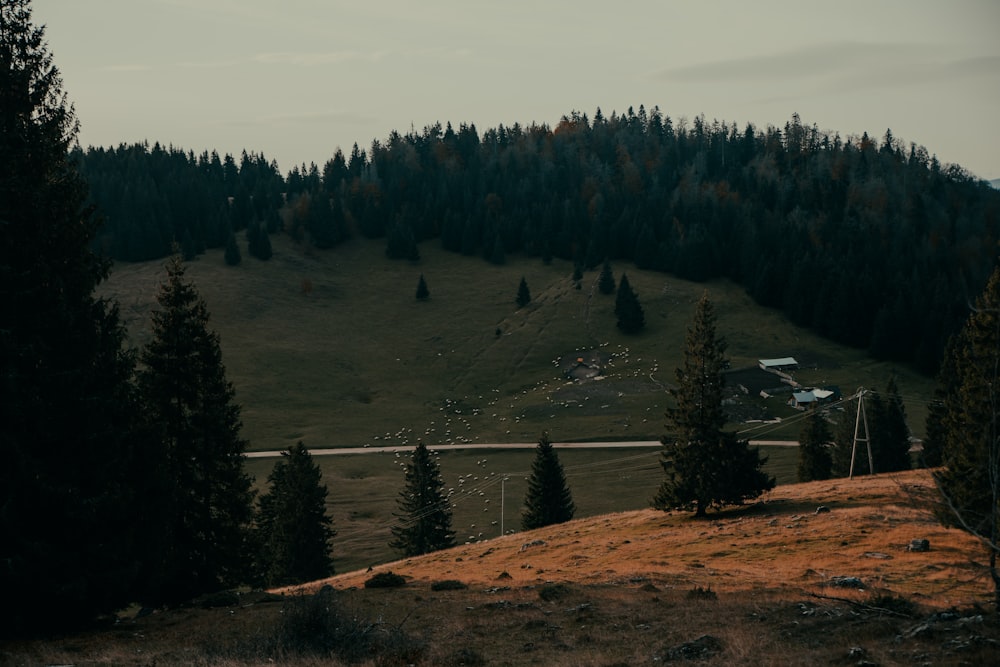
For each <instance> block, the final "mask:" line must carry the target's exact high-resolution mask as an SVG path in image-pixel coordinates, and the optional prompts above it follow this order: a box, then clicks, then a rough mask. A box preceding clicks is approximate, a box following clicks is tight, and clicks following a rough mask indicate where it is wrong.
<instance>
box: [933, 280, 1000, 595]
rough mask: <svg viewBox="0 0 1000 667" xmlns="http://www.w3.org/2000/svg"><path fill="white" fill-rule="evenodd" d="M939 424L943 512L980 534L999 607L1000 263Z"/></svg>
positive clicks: (966, 335) (974, 316)
mask: <svg viewBox="0 0 1000 667" xmlns="http://www.w3.org/2000/svg"><path fill="white" fill-rule="evenodd" d="M953 353H954V354H953V357H952V363H953V364H954V365H953V366H951V365H950V364H949V368H948V375H947V376H945V377H944V378H943V381H944V382H946V383H948V384H949V385H952V386H956V387H957V389H958V391H957V392H954V393H949V394H947V395H946V397H945V399H944V401H943V405H942V406H941V410H940V412H941V413H942V414H938V415H936V416H935V418H936V419H938V421H939V426H938V430H937V434H938V437H940V438H941V442H940V456H941V460H942V463H943V466H942V467H941V468H940V469H939V470H938V471H937V472H936V473H935V475H934V477H935V480H936V481H937V485H938V490H939V491H940V494H941V504H940V508H939V516H940V518H941V519H942V521H943V522H944V523H945V524H946V525H949V526H955V527H958V528H961V529H962V530H965V531H967V532H969V533H971V534H973V535H975V536H976V537H978V538H979V539H980V540H981V541H982V542H983V545H984V547H985V549H986V550H987V553H988V555H989V571H990V575H991V577H992V580H993V584H994V593H995V600H994V601H995V606H996V608H997V610H998V611H1000V571H998V569H997V554H998V552H1000V268H997V269H995V270H994V271H993V274H992V276H991V277H990V280H989V282H988V283H987V286H986V289H985V290H984V291H983V293H982V295H980V296H979V298H978V299H976V302H975V305H974V306H973V308H972V313H971V314H970V315H969V317H968V320H967V321H966V324H965V326H964V327H963V328H962V330H961V332H960V333H959V334H958V337H957V339H956V341H955V343H954V346H953Z"/></svg>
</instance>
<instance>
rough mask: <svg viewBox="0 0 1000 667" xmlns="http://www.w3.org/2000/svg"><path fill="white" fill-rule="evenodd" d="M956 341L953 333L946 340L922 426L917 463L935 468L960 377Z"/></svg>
mask: <svg viewBox="0 0 1000 667" xmlns="http://www.w3.org/2000/svg"><path fill="white" fill-rule="evenodd" d="M958 342H959V336H957V335H956V336H953V337H952V338H951V339H950V340H949V341H948V345H947V348H946V349H945V353H944V360H943V361H942V362H941V369H940V371H939V372H938V379H937V387H936V388H935V389H934V399H933V400H932V401H931V404H930V406H928V409H927V422H926V426H925V428H924V442H923V447H922V449H921V452H920V461H921V463H922V464H923V465H924V466H926V467H928V468H936V467H938V466H940V465H941V463H942V462H943V458H942V457H943V454H944V451H943V450H944V445H945V442H946V441H947V439H948V423H947V422H948V418H949V414H952V413H953V412H955V408H954V401H955V400H956V397H957V396H958V391H959V388H960V386H961V382H960V380H961V378H960V377H959V376H958V363H959V359H958V358H957V354H958V350H957V347H958Z"/></svg>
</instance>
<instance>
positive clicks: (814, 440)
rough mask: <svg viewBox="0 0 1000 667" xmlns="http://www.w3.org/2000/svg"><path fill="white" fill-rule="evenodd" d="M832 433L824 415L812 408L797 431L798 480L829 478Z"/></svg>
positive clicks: (831, 463)
mask: <svg viewBox="0 0 1000 667" xmlns="http://www.w3.org/2000/svg"><path fill="white" fill-rule="evenodd" d="M832 440H833V434H832V433H830V426H829V425H828V424H827V421H826V415H825V414H823V412H822V411H820V410H813V411H811V412H810V413H809V416H808V417H806V422H805V424H804V425H803V426H802V431H801V432H800V433H799V481H800V482H812V481H813V480H821V479H830V474H831V468H832V466H833V460H832V457H831V456H830V443H831V442H832Z"/></svg>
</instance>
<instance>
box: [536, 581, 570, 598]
mask: <svg viewBox="0 0 1000 667" xmlns="http://www.w3.org/2000/svg"><path fill="white" fill-rule="evenodd" d="M568 594H569V588H568V587H567V586H566V585H565V584H547V585H545V586H542V587H541V588H539V589H538V597H540V598H542V599H543V600H545V601H546V602H552V601H553V600H559V599H561V598H564V597H566V596H567V595H568Z"/></svg>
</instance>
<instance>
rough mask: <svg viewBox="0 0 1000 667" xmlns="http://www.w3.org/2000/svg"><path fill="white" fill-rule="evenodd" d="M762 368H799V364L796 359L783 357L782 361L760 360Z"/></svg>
mask: <svg viewBox="0 0 1000 667" xmlns="http://www.w3.org/2000/svg"><path fill="white" fill-rule="evenodd" d="M758 361H759V363H760V365H761V367H762V368H776V367H780V366H798V365H799V362H797V361H795V357H781V358H780V359H759V360H758Z"/></svg>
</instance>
